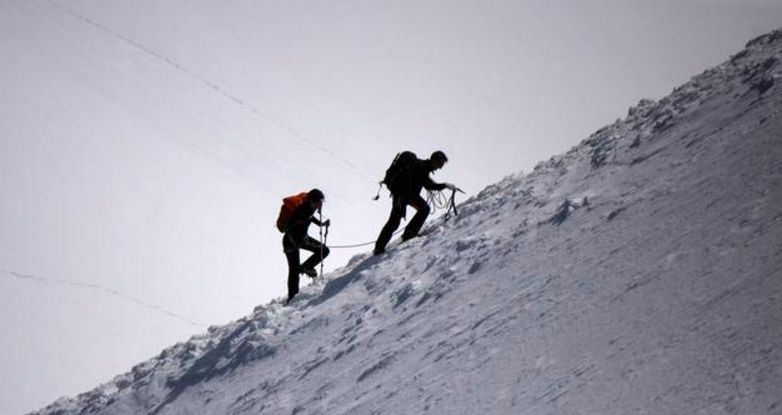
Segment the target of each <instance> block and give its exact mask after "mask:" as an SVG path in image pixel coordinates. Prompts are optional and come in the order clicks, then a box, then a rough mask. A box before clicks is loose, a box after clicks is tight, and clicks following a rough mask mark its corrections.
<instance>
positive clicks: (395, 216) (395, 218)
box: [375, 195, 431, 252]
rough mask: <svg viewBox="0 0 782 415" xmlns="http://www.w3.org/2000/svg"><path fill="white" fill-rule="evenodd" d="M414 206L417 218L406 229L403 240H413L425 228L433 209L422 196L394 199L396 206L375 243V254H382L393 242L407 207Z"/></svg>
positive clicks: (414, 217)
mask: <svg viewBox="0 0 782 415" xmlns="http://www.w3.org/2000/svg"><path fill="white" fill-rule="evenodd" d="M408 205H409V206H412V207H413V208H415V209H416V213H415V216H413V219H412V220H410V222H409V223H408V224H407V226H406V227H405V231H404V232H403V233H402V240H403V241H406V240H408V239H411V238H415V236H416V235H418V231H420V230H421V227H422V226H424V222H426V218H427V216H429V212H430V211H431V209H430V208H429V205H428V204H426V201H425V200H424V199H423V198H422V197H421V196H420V195H415V196H413V197H412V198H409V199H406V198H405V199H403V198H397V197H394V206H393V207H392V208H391V215H390V216H389V217H388V222H386V224H385V226H383V230H381V231H380V236H378V237H377V242H375V252H382V251H383V250H384V249H386V245H388V242H389V241H390V240H391V237H392V236H393V235H394V232H395V231H396V229H397V228H398V227H399V223H400V222H401V221H402V218H404V217H405V214H406V212H407V206H408Z"/></svg>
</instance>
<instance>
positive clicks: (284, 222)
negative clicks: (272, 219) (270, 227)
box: [277, 192, 307, 233]
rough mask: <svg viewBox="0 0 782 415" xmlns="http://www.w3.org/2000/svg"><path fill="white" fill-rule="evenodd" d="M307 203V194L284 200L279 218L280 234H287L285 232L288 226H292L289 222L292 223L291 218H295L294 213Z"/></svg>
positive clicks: (278, 227)
mask: <svg viewBox="0 0 782 415" xmlns="http://www.w3.org/2000/svg"><path fill="white" fill-rule="evenodd" d="M305 202H307V193H306V192H304V193H299V194H297V195H293V196H288V197H286V198H285V199H282V207H281V208H280V215H279V216H278V217H277V229H279V230H280V232H283V233H285V231H287V230H288V225H290V224H289V223H288V222H290V220H291V216H293V212H295V211H296V209H298V208H299V206H301V205H303V204H304V203H305Z"/></svg>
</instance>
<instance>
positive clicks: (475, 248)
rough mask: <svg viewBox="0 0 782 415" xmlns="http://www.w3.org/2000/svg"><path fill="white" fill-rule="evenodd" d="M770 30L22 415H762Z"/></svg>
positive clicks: (775, 379) (769, 295)
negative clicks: (239, 315) (441, 215)
mask: <svg viewBox="0 0 782 415" xmlns="http://www.w3.org/2000/svg"><path fill="white" fill-rule="evenodd" d="M781 57H782V31H777V32H774V33H771V34H768V35H766V36H762V37H760V38H758V39H756V40H754V41H752V42H750V43H749V44H748V47H747V49H746V50H745V51H742V52H740V53H739V54H737V55H735V56H734V57H733V58H731V60H730V61H728V62H726V63H725V64H723V65H721V66H719V67H717V68H714V69H711V70H708V71H706V72H704V73H703V74H701V75H699V76H697V77H695V78H693V79H692V80H691V81H690V82H688V83H687V84H685V85H683V86H681V87H679V88H677V89H675V90H674V92H673V93H672V94H671V95H670V96H669V97H666V98H664V99H662V100H660V101H659V102H653V101H648V100H644V101H642V102H641V103H639V105H638V106H636V107H634V108H632V109H631V110H630V113H629V115H628V117H627V118H626V119H624V120H620V121H617V122H616V123H614V124H613V125H610V126H608V127H605V128H603V129H602V130H600V131H598V132H597V133H595V134H594V135H593V136H591V137H589V138H588V139H587V140H585V141H584V142H583V143H582V144H580V145H579V146H577V147H575V148H574V149H572V150H571V151H569V152H568V153H566V154H564V155H561V156H557V157H554V158H552V159H551V160H548V161H546V162H543V163H541V164H539V165H538V167H536V169H535V170H534V171H533V172H532V173H530V174H528V175H516V176H510V177H508V178H506V179H504V180H503V181H501V182H499V183H497V184H495V185H493V186H490V187H489V188H487V189H485V190H484V191H483V192H481V193H480V194H479V195H477V196H476V197H475V198H473V199H471V200H470V201H468V202H467V203H465V204H464V205H463V206H461V211H460V216H458V218H455V219H454V218H452V219H450V220H448V221H443V220H442V219H441V220H439V221H436V222H433V223H432V226H430V227H429V228H428V229H429V230H430V233H429V234H428V235H427V236H426V237H422V238H419V239H416V240H414V241H411V242H408V243H406V244H403V245H399V246H396V247H393V248H392V249H391V250H390V251H389V253H388V254H386V255H384V256H382V257H370V256H369V255H368V254H364V255H360V256H357V257H355V258H353V260H351V262H350V263H349V264H348V265H347V266H346V267H344V268H343V269H341V270H337V271H336V272H334V273H332V274H330V275H327V276H326V277H325V278H324V279H323V280H321V281H319V282H318V283H315V284H313V285H311V286H308V287H305V288H304V289H303V291H302V293H301V294H300V295H299V297H297V299H296V301H295V302H294V303H293V304H292V305H291V306H289V307H283V306H282V304H281V303H280V302H279V301H277V302H273V303H271V304H268V305H265V306H261V307H258V308H257V309H256V310H255V312H254V313H253V314H252V315H251V316H248V317H246V318H244V319H241V320H239V321H237V322H234V323H232V324H229V325H226V326H223V327H213V328H211V329H210V330H209V332H208V333H206V334H204V335H202V336H198V337H194V338H192V339H191V340H190V341H188V342H186V343H183V344H177V345H175V346H173V347H171V348H169V349H167V350H165V351H164V352H163V353H161V354H160V355H159V356H158V357H156V358H154V359H152V360H150V361H148V362H145V363H142V364H140V365H138V366H136V367H135V368H133V370H132V371H131V372H130V373H127V374H124V375H121V376H118V377H117V378H115V379H114V380H113V381H111V382H109V383H108V384H106V385H103V386H101V387H99V388H97V389H95V390H94V391H91V392H88V393H86V394H83V395H80V396H78V397H76V398H74V399H61V400H59V401H57V402H55V403H54V404H53V405H51V406H50V407H48V408H46V409H44V410H43V411H41V412H38V413H40V414H76V413H89V414H93V413H95V414H113V415H117V414H381V413H385V414H414V413H432V414H475V413H486V414H511V413H524V414H628V413H649V414H690V415H693V414H708V415H715V414H731V413H736V414H761V413H763V414H766V413H768V414H782V393H781V391H782V390H781V389H780V385H782V305H781V304H782V303H781V302H780V296H781V295H782V255H780V252H782V163H780V160H782V137H780V132H781V131H782V120H780V117H779V113H780V111H781V110H782V105H781V102H782V86H780V83H782V80H780V76H782V63H780V58H781Z"/></svg>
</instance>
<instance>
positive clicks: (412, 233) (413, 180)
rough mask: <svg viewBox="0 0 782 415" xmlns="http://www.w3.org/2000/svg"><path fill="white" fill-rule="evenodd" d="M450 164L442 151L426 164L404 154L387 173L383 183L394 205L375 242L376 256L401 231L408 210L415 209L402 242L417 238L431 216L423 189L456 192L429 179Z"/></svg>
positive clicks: (412, 155) (449, 185)
mask: <svg viewBox="0 0 782 415" xmlns="http://www.w3.org/2000/svg"><path fill="white" fill-rule="evenodd" d="M447 161H448V157H446V156H445V153H443V152H442V151H435V152H434V153H432V155H431V156H430V157H429V159H427V160H420V159H419V158H418V157H417V156H416V155H415V154H413V153H412V152H409V151H404V152H402V153H399V154H397V156H396V158H394V161H393V163H391V166H390V167H389V168H388V170H386V175H385V177H384V178H383V181H382V182H381V183H383V184H385V185H386V187H388V190H389V191H390V192H391V196H392V200H393V204H392V207H391V215H390V216H389V218H388V221H387V222H386V224H385V226H383V229H382V230H381V231H380V236H378V238H377V242H375V250H374V254H375V255H380V254H382V253H384V252H385V249H386V245H387V244H388V242H389V241H390V240H391V236H392V235H393V234H394V231H396V229H397V228H398V227H399V222H400V221H401V220H402V218H404V217H405V215H406V213H407V206H408V205H409V206H412V207H413V208H414V209H416V214H415V216H413V219H412V220H410V222H409V223H408V224H407V226H406V227H405V231H404V232H403V233H402V241H407V240H408V239H411V238H414V237H416V236H417V235H418V231H420V230H421V227H422V226H423V225H424V222H425V221H426V217H427V216H429V212H430V211H431V208H430V207H429V205H428V204H427V203H426V201H425V200H424V199H423V198H422V197H421V189H422V188H426V189H427V190H433V191H434V190H443V189H446V188H447V189H450V190H457V189H456V186H454V185H452V184H450V183H435V182H434V181H433V180H432V178H431V177H429V175H430V174H431V173H433V172H434V171H436V170H439V169H441V168H442V167H443V166H444V165H445V163H446V162H447Z"/></svg>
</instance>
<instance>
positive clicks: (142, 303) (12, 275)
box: [3, 269, 204, 328]
mask: <svg viewBox="0 0 782 415" xmlns="http://www.w3.org/2000/svg"><path fill="white" fill-rule="evenodd" d="M3 274H5V275H6V277H8V278H15V279H18V280H25V281H33V282H37V283H40V284H49V285H65V286H69V287H75V288H86V289H91V290H97V291H101V292H103V293H105V294H109V295H113V296H115V297H119V298H122V299H123V300H126V301H130V302H132V303H135V304H136V305H139V306H141V307H144V308H147V309H150V310H153V311H155V312H158V313H161V314H165V315H167V316H169V317H173V318H175V319H177V320H180V321H184V322H185V323H187V324H190V325H191V326H194V327H199V328H203V327H204V324H203V323H200V322H199V321H198V320H196V319H194V318H191V317H187V316H185V315H182V314H179V313H175V312H173V311H171V310H169V309H167V308H165V307H161V306H159V305H156V304H151V303H148V302H146V301H144V300H140V299H138V298H136V297H133V296H130V295H127V294H124V293H121V292H119V291H117V290H115V289H113V288H109V287H105V286H103V285H100V284H91V283H84V282H78V281H69V280H64V279H61V278H45V277H40V276H37V275H31V274H22V273H19V272H15V271H9V270H7V269H4V270H3Z"/></svg>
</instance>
